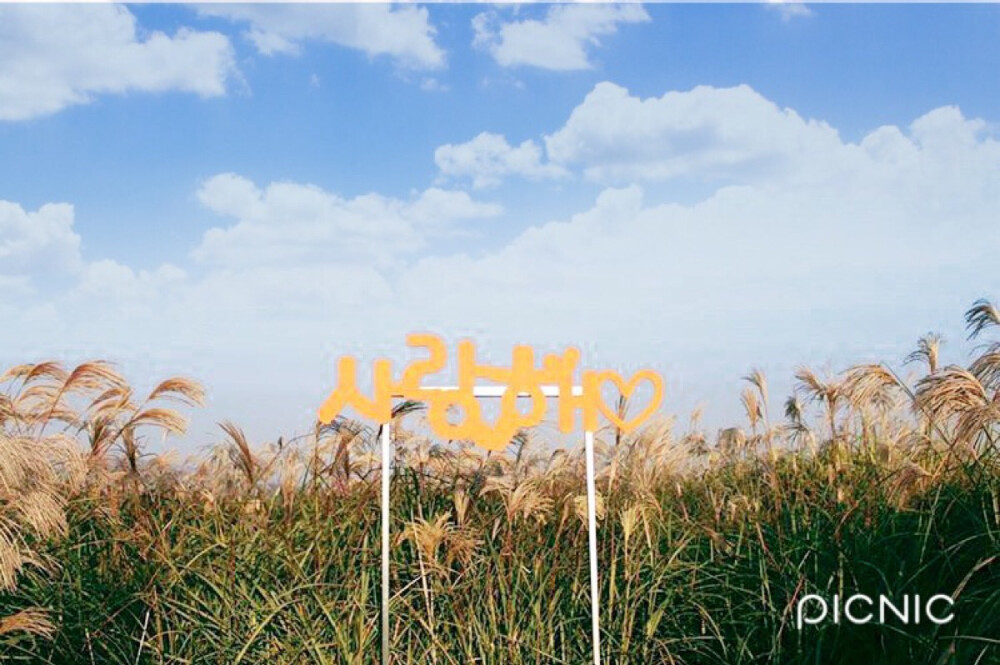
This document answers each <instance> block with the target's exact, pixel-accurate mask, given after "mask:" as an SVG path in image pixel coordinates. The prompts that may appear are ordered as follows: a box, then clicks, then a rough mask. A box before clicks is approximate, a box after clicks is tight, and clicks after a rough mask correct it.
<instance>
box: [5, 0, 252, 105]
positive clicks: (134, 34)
mask: <svg viewBox="0 0 1000 665" xmlns="http://www.w3.org/2000/svg"><path fill="white" fill-rule="evenodd" d="M235 71H236V70H235V65H234V63H233V50H232V47H231V45H230V43H229V40H228V39H227V38H226V37H225V36H224V35H221V34H219V33H217V32H196V31H194V30H190V29H187V28H182V29H180V30H179V31H178V32H177V33H176V34H174V35H173V36H169V35H166V34H164V33H162V32H153V33H151V34H149V35H143V36H142V37H140V30H139V28H138V26H137V25H136V19H135V17H134V16H133V15H132V14H131V13H130V12H129V11H128V9H126V8H125V7H123V6H120V5H110V4H85V5H66V6H55V5H26V4H21V5H19V4H14V5H4V6H0V120H24V119H27V118H32V117H35V116H40V115H45V114H50V113H55V112H56V111H59V110H61V109H64V108H66V107H67V106H72V105H75V104H86V103H88V102H90V101H92V100H93V99H94V97H95V96H96V95H100V94H114V93H118V94H120V93H126V92H130V91H140V92H166V91H179V92H189V93H194V94H197V95H200V96H202V97H214V96H219V95H223V94H225V92H226V83H227V80H228V79H229V78H230V76H232V75H233V74H234V72H235Z"/></svg>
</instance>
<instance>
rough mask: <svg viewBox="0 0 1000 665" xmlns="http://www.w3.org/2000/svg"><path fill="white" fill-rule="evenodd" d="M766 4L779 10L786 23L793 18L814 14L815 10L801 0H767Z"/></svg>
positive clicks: (772, 8) (769, 7)
mask: <svg viewBox="0 0 1000 665" xmlns="http://www.w3.org/2000/svg"><path fill="white" fill-rule="evenodd" d="M765 6H766V7H767V8H768V9H771V10H774V11H776V12H778V14H780V15H781V20H782V21H785V22H786V23H787V22H788V21H791V20H792V19H796V18H805V17H806V16H812V15H813V11H812V10H811V9H809V7H807V6H806V5H805V3H804V2H802V1H801V0H767V4H766V5H765Z"/></svg>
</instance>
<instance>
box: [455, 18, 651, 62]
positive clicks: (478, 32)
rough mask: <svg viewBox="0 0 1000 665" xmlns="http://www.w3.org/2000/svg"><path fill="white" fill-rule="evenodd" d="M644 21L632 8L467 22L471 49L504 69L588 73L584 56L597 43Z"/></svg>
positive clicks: (474, 19) (588, 60) (479, 19)
mask: <svg viewBox="0 0 1000 665" xmlns="http://www.w3.org/2000/svg"><path fill="white" fill-rule="evenodd" d="M648 20H649V15H648V14H647V13H646V10H645V9H643V8H642V6H641V5H637V4H625V5H599V4H582V5H577V4H569V5H552V6H551V7H550V8H549V10H548V11H547V13H546V14H545V17H544V18H542V19H540V20H539V19H525V20H522V21H503V20H502V19H501V18H500V16H499V15H498V14H497V13H495V12H484V13H482V14H478V15H476V16H475V18H473V20H472V26H473V29H474V30H475V39H474V40H473V45H474V46H476V47H478V48H481V49H483V50H485V51H487V52H488V53H489V54H490V55H492V56H493V58H494V60H496V61H497V63H499V64H500V65H502V66H504V67H516V66H529V67H539V68H542V69H552V70H563V71H566V70H578V69H590V68H591V67H592V64H591V62H590V58H589V55H588V51H589V49H591V48H592V47H595V46H599V45H600V40H599V39H598V38H599V37H603V36H606V35H612V34H614V33H615V32H617V31H618V26H619V25H622V24H627V23H641V22H644V21H648Z"/></svg>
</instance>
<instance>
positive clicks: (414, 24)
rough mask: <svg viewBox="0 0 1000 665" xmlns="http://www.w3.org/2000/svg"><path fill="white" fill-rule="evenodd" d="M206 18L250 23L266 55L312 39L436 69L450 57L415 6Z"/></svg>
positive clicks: (228, 9) (247, 11) (271, 9)
mask: <svg viewBox="0 0 1000 665" xmlns="http://www.w3.org/2000/svg"><path fill="white" fill-rule="evenodd" d="M199 11H200V12H201V13H202V14H205V15H210V16H221V17H224V18H227V19H230V20H233V21H239V22H244V23H249V24H250V28H249V30H248V31H247V37H248V38H249V39H250V41H252V42H253V44H254V46H255V47H256V48H257V50H258V51H259V52H261V53H263V54H266V55H273V54H277V53H287V54H295V53H298V52H299V50H300V49H301V44H302V42H304V41H307V40H316V41H324V42H329V43H331V44H337V45H339V46H345V47H347V48H352V49H357V50H359V51H362V52H364V53H366V54H367V55H369V56H372V57H375V56H383V55H384V56H388V57H391V58H393V59H394V60H396V61H397V62H398V63H400V64H401V65H403V66H406V67H413V68H418V69H434V68H438V67H442V66H443V65H444V64H445V53H444V51H443V50H442V49H441V47H440V46H438V45H437V43H435V41H434V35H435V32H436V30H435V28H434V26H432V25H431V23H430V20H429V17H428V13H427V9H426V8H424V7H415V6H412V5H404V6H391V5H379V4H345V5H294V4H275V5H261V4H251V5H232V4H219V5H203V6H201V7H200V8H199Z"/></svg>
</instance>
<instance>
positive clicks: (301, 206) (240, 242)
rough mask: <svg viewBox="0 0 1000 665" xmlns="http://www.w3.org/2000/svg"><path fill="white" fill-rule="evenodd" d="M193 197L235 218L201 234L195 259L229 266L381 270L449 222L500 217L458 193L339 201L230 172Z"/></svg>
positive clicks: (448, 228)
mask: <svg viewBox="0 0 1000 665" xmlns="http://www.w3.org/2000/svg"><path fill="white" fill-rule="evenodd" d="M198 198H199V199H200V200H201V202H202V203H203V204H204V205H205V206H206V207H207V208H209V209H210V210H212V211H213V212H215V213H217V214H219V215H222V216H225V217H232V218H235V219H236V220H237V221H236V223H235V224H233V225H232V226H229V227H226V228H214V229H210V230H209V231H207V232H206V233H205V236H204V238H203V239H202V242H201V245H200V246H199V247H198V248H197V249H196V250H195V251H194V257H195V258H196V259H198V260H199V261H202V262H204V263H207V264H211V265H217V266H229V267H237V266H244V265H249V264H254V265H264V264H266V265H275V264H281V263H290V264H298V263H302V262H312V263H322V262H325V261H333V262H337V263H364V262H368V261H375V262H377V263H379V264H382V265H384V264H386V263H387V262H389V261H390V260H391V259H392V258H393V257H396V256H399V255H409V254H413V253H414V252H416V251H418V250H420V249H421V248H423V247H424V246H425V245H426V242H427V240H428V239H429V238H432V237H440V236H441V235H447V234H448V233H450V232H452V231H454V230H455V227H454V222H457V221H461V220H469V219H480V218H486V217H494V216H496V215H498V214H500V212H501V208H500V207H499V206H498V205H496V204H490V203H481V202H477V201H474V200H472V199H471V198H470V197H469V195H468V194H467V193H465V192H457V191H447V190H442V189H437V188H431V189H428V190H426V191H424V192H422V193H421V194H420V195H419V196H417V197H415V198H414V199H412V200H410V201H403V200H399V199H394V198H389V197H385V196H382V195H380V194H374V193H372V194H364V195H361V196H357V197H354V198H352V199H345V198H341V197H340V196H337V195H336V194H331V193H329V192H326V191H324V190H322V189H320V188H319V187H316V186H314V185H307V184H299V183H288V182H276V183H271V184H270V185H268V186H267V187H266V188H264V189H263V190H262V189H260V188H258V187H257V186H256V185H255V184H254V183H253V182H251V181H249V180H247V179H246V178H243V177H242V176H239V175H236V174H232V173H225V174H220V175H217V176H215V177H213V178H211V179H209V180H208V181H207V182H205V183H204V185H202V187H201V189H200V190H199V192H198Z"/></svg>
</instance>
